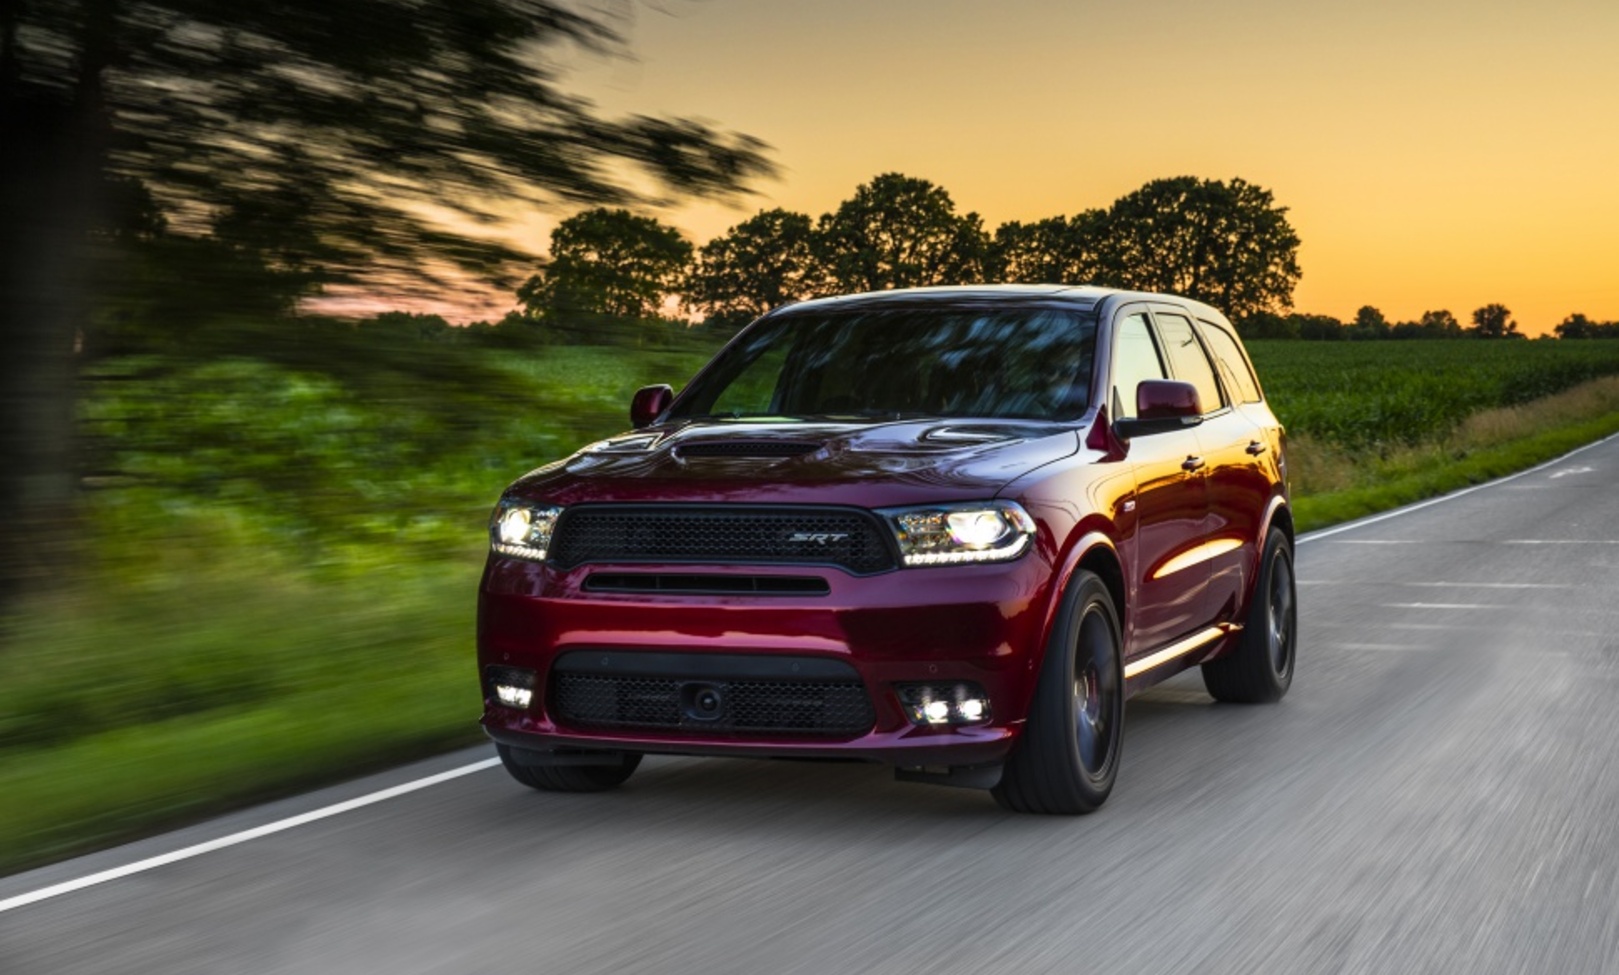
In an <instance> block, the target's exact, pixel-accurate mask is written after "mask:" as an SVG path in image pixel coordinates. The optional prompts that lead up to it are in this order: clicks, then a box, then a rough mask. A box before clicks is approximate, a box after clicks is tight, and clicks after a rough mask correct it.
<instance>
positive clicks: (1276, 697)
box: [1203, 528, 1299, 704]
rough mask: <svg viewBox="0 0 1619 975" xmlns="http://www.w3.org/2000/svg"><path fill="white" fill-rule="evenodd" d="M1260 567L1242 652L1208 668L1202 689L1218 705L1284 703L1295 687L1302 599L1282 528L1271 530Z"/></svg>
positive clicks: (1240, 639)
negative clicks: (1289, 691) (1295, 586)
mask: <svg viewBox="0 0 1619 975" xmlns="http://www.w3.org/2000/svg"><path fill="white" fill-rule="evenodd" d="M1259 564H1260V571H1259V580H1258V582H1257V584H1256V585H1255V586H1254V598H1253V602H1252V603H1251V604H1250V605H1249V607H1248V622H1247V625H1245V626H1244V627H1243V629H1242V633H1241V634H1240V635H1238V637H1237V648H1236V649H1235V650H1233V651H1232V652H1231V653H1230V654H1228V655H1227V656H1224V657H1221V658H1220V659H1219V660H1215V661H1212V662H1210V663H1206V664H1204V665H1203V686H1204V687H1207V688H1208V690H1209V694H1210V695H1211V696H1213V698H1214V699H1215V700H1217V701H1229V702H1232V703H1234V704H1266V703H1269V702H1271V701H1280V700H1281V699H1282V695H1284V694H1286V693H1287V689H1288V687H1289V686H1291V685H1292V683H1293V659H1294V654H1295V652H1296V650H1297V644H1298V634H1299V617H1298V598H1297V593H1296V591H1295V589H1294V584H1293V546H1292V543H1290V542H1289V541H1288V540H1287V535H1286V534H1285V533H1284V532H1282V530H1281V529H1278V528H1273V529H1271V532H1270V535H1269V536H1268V537H1267V538H1266V539H1265V553H1264V557H1263V558H1262V559H1261V560H1260V563H1259Z"/></svg>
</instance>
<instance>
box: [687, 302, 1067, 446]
mask: <svg viewBox="0 0 1619 975" xmlns="http://www.w3.org/2000/svg"><path fill="white" fill-rule="evenodd" d="M1095 343H1096V320H1095V319H1094V318H1091V317H1090V316H1088V315H1084V314H1082V313H1080V312H1077V311H1073V310H1069V309H1066V308H1064V309H1053V308H1004V307H1001V308H993V309H985V308H961V307H950V306H944V305H941V306H939V307H936V308H916V307H911V308H878V309H867V310H861V311H846V312H830V313H828V312H821V313H817V312H815V311H812V310H807V311H804V312H799V313H790V314H786V315H782V316H779V317H776V318H773V319H770V320H767V321H765V322H761V323H760V324H759V325H757V326H755V327H754V328H752V329H750V330H749V331H748V333H747V334H746V335H745V336H744V337H743V338H742V340H741V341H739V342H737V343H736V344H735V345H732V346H731V347H730V348H728V349H727V350H726V351H725V352H724V353H722V355H721V358H720V359H718V360H716V361H715V363H714V366H713V368H711V369H709V370H706V371H705V372H704V374H703V375H702V376H701V377H699V378H698V379H697V380H696V381H694V382H693V383H692V385H691V386H690V387H689V388H688V391H687V393H686V394H684V395H682V397H681V402H680V404H679V406H678V407H677V408H676V410H675V411H674V413H673V414H671V415H672V416H674V417H676V418H679V417H689V416H697V415H704V414H718V415H723V416H737V417H741V416H750V415H752V416H759V415H770V416H810V417H822V416H829V417H833V418H836V419H842V418H845V417H847V418H851V419H859V418H870V419H887V418H890V417H895V416H901V415H921V416H945V417H958V416H959V417H969V416H971V417H1003V418H1012V417H1019V418H1031V419H1072V418H1075V417H1078V416H1079V415H1080V414H1081V413H1083V412H1084V411H1085V408H1086V406H1087V405H1088V404H1089V398H1090V380H1091V364H1092V359H1093V354H1094V351H1095Z"/></svg>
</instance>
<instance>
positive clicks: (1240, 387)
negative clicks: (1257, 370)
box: [1197, 321, 1263, 403]
mask: <svg viewBox="0 0 1619 975" xmlns="http://www.w3.org/2000/svg"><path fill="white" fill-rule="evenodd" d="M1197 330H1198V331H1199V332H1202V333H1203V341H1204V342H1207V343H1208V346H1209V348H1210V349H1211V350H1213V352H1214V364H1215V365H1216V366H1219V367H1220V378H1221V379H1223V380H1225V385H1226V389H1228V390H1230V391H1231V393H1232V395H1233V396H1235V397H1238V398H1240V399H1241V400H1242V401H1243V402H1244V403H1257V402H1259V401H1260V400H1261V399H1263V397H1261V396H1260V395H1259V381H1258V380H1257V379H1255V378H1254V372H1253V370H1252V369H1251V368H1249V366H1248V360H1247V359H1246V358H1244V357H1243V354H1242V349H1241V347H1240V346H1238V345H1237V340H1236V338H1235V337H1234V336H1232V334H1231V333H1230V332H1228V331H1226V330H1225V329H1223V328H1221V327H1220V326H1218V325H1210V324H1209V323H1208V322H1202V321H1200V322H1198V323H1197Z"/></svg>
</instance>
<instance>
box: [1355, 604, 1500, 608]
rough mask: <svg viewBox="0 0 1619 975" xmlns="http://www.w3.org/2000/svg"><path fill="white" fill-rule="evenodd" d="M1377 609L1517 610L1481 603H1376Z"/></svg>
mask: <svg viewBox="0 0 1619 975" xmlns="http://www.w3.org/2000/svg"><path fill="white" fill-rule="evenodd" d="M1377 607H1378V608H1379V609H1517V608H1518V607H1516V606H1486V605H1483V604H1482V603H1378V604H1377Z"/></svg>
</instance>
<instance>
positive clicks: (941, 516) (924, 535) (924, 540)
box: [881, 501, 1034, 565]
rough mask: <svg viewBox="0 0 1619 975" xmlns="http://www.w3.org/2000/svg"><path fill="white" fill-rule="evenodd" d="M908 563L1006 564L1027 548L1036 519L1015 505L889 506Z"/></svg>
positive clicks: (901, 551)
mask: <svg viewBox="0 0 1619 975" xmlns="http://www.w3.org/2000/svg"><path fill="white" fill-rule="evenodd" d="M881 514H882V515H883V516H884V517H886V518H887V519H888V522H889V524H890V525H891V526H892V527H893V529H894V537H895V538H896V539H898V540H899V551H900V555H902V556H903V557H904V559H905V564H906V565H955V564H957V563H961V562H1005V561H1008V560H1010V559H1015V558H1017V557H1018V556H1020V555H1022V554H1023V553H1024V552H1025V551H1027V550H1028V547H1029V540H1030V539H1032V538H1033V537H1034V519H1033V518H1030V517H1029V513H1028V512H1027V511H1024V510H1023V508H1022V506H1020V505H1019V504H1017V502H1015V501H984V502H975V503H971V504H946V505H929V506H928V507H923V508H889V509H888V510H886V511H883V512H881Z"/></svg>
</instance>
